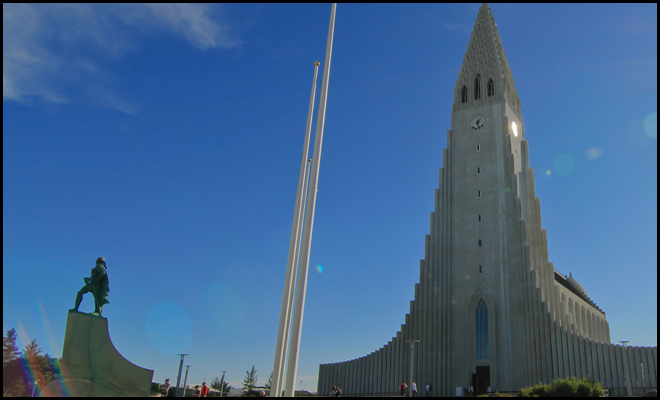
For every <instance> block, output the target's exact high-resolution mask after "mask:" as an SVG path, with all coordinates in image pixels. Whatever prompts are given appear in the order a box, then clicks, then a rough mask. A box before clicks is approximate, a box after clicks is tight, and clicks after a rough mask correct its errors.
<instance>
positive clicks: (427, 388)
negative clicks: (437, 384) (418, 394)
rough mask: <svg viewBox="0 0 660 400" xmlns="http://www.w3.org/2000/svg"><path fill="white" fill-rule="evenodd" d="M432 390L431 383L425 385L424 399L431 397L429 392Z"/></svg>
mask: <svg viewBox="0 0 660 400" xmlns="http://www.w3.org/2000/svg"><path fill="white" fill-rule="evenodd" d="M432 390H433V386H431V382H429V383H427V384H426V397H431V391H432Z"/></svg>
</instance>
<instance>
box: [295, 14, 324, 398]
mask: <svg viewBox="0 0 660 400" xmlns="http://www.w3.org/2000/svg"><path fill="white" fill-rule="evenodd" d="M336 10H337V3H333V4H332V12H331V14H330V28H329V29H328V44H327V47H326V53H325V64H324V66H323V83H322V84H321V98H320V100H319V114H318V117H317V118H316V137H315V139H314V156H313V158H312V173H311V175H310V181H309V187H310V190H309V195H308V197H307V209H306V210H305V228H304V230H303V232H304V236H303V244H302V254H301V255H300V262H301V264H300V270H299V271H298V284H297V286H296V304H295V309H294V313H293V324H292V326H291V344H290V346H289V359H288V364H287V371H286V386H285V389H284V390H285V393H284V395H285V396H287V397H292V396H293V394H294V391H295V382H296V373H297V372H298V354H299V351H300V334H301V332H302V322H303V314H304V312H305V292H306V291H307V273H308V272H309V251H310V248H311V245H312V229H313V228H314V210H315V209H316V192H317V188H318V182H319V167H320V165H321V145H322V144H323V127H324V125H325V106H326V101H327V99H328V80H329V78H330V60H331V58H332V39H333V36H334V32H335V12H336Z"/></svg>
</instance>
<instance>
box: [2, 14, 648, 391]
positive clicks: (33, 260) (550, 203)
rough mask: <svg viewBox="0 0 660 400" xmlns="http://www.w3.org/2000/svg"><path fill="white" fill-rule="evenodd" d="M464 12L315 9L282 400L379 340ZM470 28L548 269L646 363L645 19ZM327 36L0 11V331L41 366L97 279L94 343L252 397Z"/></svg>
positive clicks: (457, 54)
mask: <svg viewBox="0 0 660 400" xmlns="http://www.w3.org/2000/svg"><path fill="white" fill-rule="evenodd" d="M478 7H479V5H478V4H470V5H466V4H463V5H444V4H439V5H430V4H424V5H417V4H413V5H390V4H388V5H363V4H351V5H344V4H340V5H339V6H338V8H337V19H336V27H335V40H334V50H333V58H332V69H331V74H330V84H329V90H328V105H327V115H326V125H325V137H324V143H323V154H322V161H321V168H320V176H319V192H318V198H317V205H316V217H315V222H314V235H313V240H312V251H311V260H310V269H311V268H313V270H310V274H309V281H308V288H307V301H306V306H305V312H306V313H305V318H304V325H303V333H302V343H301V350H300V351H301V355H300V364H299V368H298V383H297V386H298V387H299V386H300V383H299V381H300V380H301V379H302V381H303V383H302V386H303V387H304V388H305V389H310V390H315V388H316V375H317V373H318V365H319V364H320V363H327V362H336V361H342V360H345V359H351V358H355V357H359V356H362V355H365V354H367V353H370V352H371V351H374V350H376V349H378V348H379V347H380V346H382V345H383V344H385V343H386V342H387V341H388V340H390V339H391V337H392V336H393V335H394V334H395V332H396V331H397V330H398V329H399V326H400V324H401V323H403V322H404V315H405V313H406V312H408V308H409V301H410V300H412V298H413V292H414V284H415V283H416V282H418V279H419V275H418V274H419V259H420V258H422V257H423V255H424V235H425V234H427V233H428V232H429V213H430V212H431V211H432V210H433V198H434V190H435V189H436V188H437V186H438V169H439V168H440V166H441V165H442V149H443V148H445V147H446V131H447V129H449V127H450V117H451V114H450V112H451V102H452V96H453V87H454V85H455V81H456V78H457V76H458V71H459V68H460V66H461V63H462V60H463V55H464V53H465V50H466V48H467V44H468V40H469V37H470V32H471V30H472V25H473V23H474V20H475V18H476V15H477V11H478ZM491 8H492V11H493V14H494V16H495V20H496V22H497V23H498V28H499V31H500V36H501V38H502V42H503V45H504V48H505V50H506V54H507V57H508V60H509V64H510V66H511V69H512V71H513V77H514V80H515V83H516V88H517V89H518V93H519V96H520V100H521V105H522V113H523V118H524V122H525V133H526V138H527V139H528V141H529V147H530V163H531V166H532V167H533V168H534V169H535V176H536V193H537V196H538V197H539V198H540V199H541V210H542V218H543V227H544V228H545V229H546V230H547V233H548V247H549V257H550V261H552V262H554V265H555V268H556V269H557V270H558V271H560V272H561V273H563V274H565V275H568V274H569V272H570V273H573V276H574V277H575V278H576V279H577V280H578V281H579V282H580V283H581V284H582V285H583V286H584V288H585V289H586V290H587V292H588V294H589V295H590V297H591V298H592V299H593V300H594V301H595V302H596V303H597V304H598V305H599V306H600V307H601V308H602V309H603V310H605V312H606V313H607V318H608V321H609V323H610V330H611V339H612V341H614V342H616V341H618V340H630V342H631V343H630V344H632V345H657V269H656V265H657V5H656V4H645V5H636V4H623V5H610V4H601V5H598V6H592V5H526V4H519V5H499V4H498V5H493V6H492V7H491ZM329 16H330V5H329V4H325V5H324V4H313V5H304V4H303V5H300V4H295V5H236V4H234V5H194V4H190V5H179V6H177V5H120V6H117V5H112V6H109V5H84V4H81V5H78V4H76V5H32V4H27V5H25V4H23V5H17V4H9V5H8V4H4V5H3V119H2V121H3V122H2V123H3V330H5V331H6V330H7V329H10V328H12V327H13V328H16V329H17V330H18V331H19V337H20V339H21V343H19V344H21V345H24V344H25V340H31V339H33V338H35V339H37V341H38V342H39V343H40V345H41V346H42V348H43V349H44V350H46V351H47V352H49V353H50V354H52V355H54V356H60V355H61V351H62V350H61V346H62V342H63V338H64V328H65V323H66V315H67V310H68V309H69V308H71V307H72V306H73V301H74V298H75V294H76V292H77V291H78V290H79V289H80V287H81V285H82V283H83V281H82V277H83V276H88V275H89V271H90V269H91V268H92V267H93V262H94V260H95V259H96V258H97V257H99V256H105V257H106V261H107V263H108V274H109V278H110V287H111V292H110V297H109V300H110V304H109V305H108V306H106V308H105V311H104V315H105V316H106V317H108V319H109V324H110V334H111V337H112V340H113V342H114V344H115V346H116V347H117V349H119V351H120V352H121V353H122V354H123V355H124V356H125V357H126V358H128V359H129V360H131V361H132V362H134V363H135V364H138V365H140V366H143V367H145V368H150V369H153V370H154V371H155V373H154V381H156V382H161V381H162V380H164V379H165V378H166V377H170V378H171V379H172V380H175V379H176V371H177V368H178V357H177V356H176V354H177V353H189V354H190V355H189V356H188V357H187V358H186V364H190V365H191V368H190V374H189V378H188V380H189V382H193V383H199V382H201V381H202V380H203V379H206V381H207V382H210V381H211V379H212V378H213V377H216V376H220V375H222V373H221V372H220V371H222V370H226V371H227V376H226V379H227V380H228V381H230V382H231V383H232V384H234V385H235V386H240V382H241V381H242V379H243V377H244V375H245V371H246V370H247V369H249V368H250V367H251V366H252V365H255V367H256V368H257V370H258V373H259V383H264V382H265V380H266V379H267V377H268V374H269V373H270V371H271V370H272V365H273V356H274V345H275V339H276V335H277V325H278V320H279V310H280V302H281V296H282V288H283V282H284V272H285V264H286V259H287V254H288V248H289V236H290V230H291V221H292V217H293V208H294V202H295V193H296V185H297V181H298V169H299V163H300V154H301V151H302V144H303V139H304V129H305V120H306V118H307V110H308V105H309V94H310V90H311V81H312V79H311V78H312V74H313V62H314V61H316V60H319V61H320V62H321V69H322V65H323V61H324V57H325V45H326V39H327V31H328V21H329ZM321 75H322V71H319V90H318V91H317V94H318V92H320V76H321ZM317 104H318V102H317ZM317 265H322V266H323V272H321V273H319V272H318V270H317V268H316V266H317ZM88 296H89V295H88ZM92 308H93V302H92V299H91V297H90V298H86V299H85V300H84V301H83V305H82V306H81V311H91V310H92Z"/></svg>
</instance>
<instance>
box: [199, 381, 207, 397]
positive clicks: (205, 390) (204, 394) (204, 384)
mask: <svg viewBox="0 0 660 400" xmlns="http://www.w3.org/2000/svg"><path fill="white" fill-rule="evenodd" d="M207 394H209V387H208V386H206V382H202V393H201V395H202V397H206V395H207Z"/></svg>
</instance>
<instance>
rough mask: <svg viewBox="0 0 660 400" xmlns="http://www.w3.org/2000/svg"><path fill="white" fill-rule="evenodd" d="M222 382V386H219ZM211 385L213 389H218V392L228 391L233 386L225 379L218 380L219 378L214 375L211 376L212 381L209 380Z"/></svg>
mask: <svg viewBox="0 0 660 400" xmlns="http://www.w3.org/2000/svg"><path fill="white" fill-rule="evenodd" d="M221 384H222V387H221V386H220V385H221ZM211 387H212V388H213V389H215V390H219V391H220V393H229V389H233V388H234V387H233V386H231V385H229V384H228V383H227V381H224V382H220V379H218V377H217V376H216V377H215V378H213V381H211Z"/></svg>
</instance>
